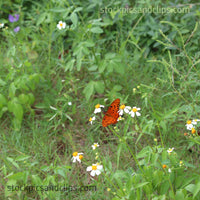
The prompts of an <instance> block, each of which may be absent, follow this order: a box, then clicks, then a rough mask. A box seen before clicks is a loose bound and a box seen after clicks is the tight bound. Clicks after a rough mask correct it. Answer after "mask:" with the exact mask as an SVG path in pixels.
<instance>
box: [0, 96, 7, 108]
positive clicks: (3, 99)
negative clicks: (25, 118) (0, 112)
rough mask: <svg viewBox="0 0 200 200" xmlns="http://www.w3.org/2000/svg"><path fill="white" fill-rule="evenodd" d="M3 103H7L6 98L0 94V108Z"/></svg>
mask: <svg viewBox="0 0 200 200" xmlns="http://www.w3.org/2000/svg"><path fill="white" fill-rule="evenodd" d="M4 105H7V99H6V98H5V97H4V96H3V95H2V94H0V108H2V107H3V106H4Z"/></svg>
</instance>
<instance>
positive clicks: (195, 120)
mask: <svg viewBox="0 0 200 200" xmlns="http://www.w3.org/2000/svg"><path fill="white" fill-rule="evenodd" d="M199 121H200V119H193V120H192V124H194V125H197V122H199Z"/></svg>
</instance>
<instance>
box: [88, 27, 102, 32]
mask: <svg viewBox="0 0 200 200" xmlns="http://www.w3.org/2000/svg"><path fill="white" fill-rule="evenodd" d="M90 31H91V32H92V33H103V29H101V28H100V27H93V28H91V29H90Z"/></svg>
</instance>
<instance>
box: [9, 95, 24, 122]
mask: <svg viewBox="0 0 200 200" xmlns="http://www.w3.org/2000/svg"><path fill="white" fill-rule="evenodd" d="M8 110H9V111H10V112H12V113H13V114H14V115H15V117H16V119H18V120H19V121H22V118H23V108H22V106H21V104H19V103H18V99H17V98H14V99H13V100H12V101H9V102H8Z"/></svg>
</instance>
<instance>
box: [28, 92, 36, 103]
mask: <svg viewBox="0 0 200 200" xmlns="http://www.w3.org/2000/svg"><path fill="white" fill-rule="evenodd" d="M28 97H29V101H28V103H29V105H32V104H33V103H34V102H35V97H34V95H33V94H32V93H28Z"/></svg>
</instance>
